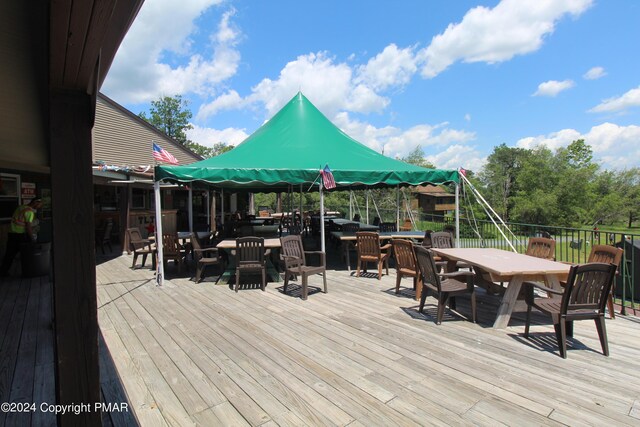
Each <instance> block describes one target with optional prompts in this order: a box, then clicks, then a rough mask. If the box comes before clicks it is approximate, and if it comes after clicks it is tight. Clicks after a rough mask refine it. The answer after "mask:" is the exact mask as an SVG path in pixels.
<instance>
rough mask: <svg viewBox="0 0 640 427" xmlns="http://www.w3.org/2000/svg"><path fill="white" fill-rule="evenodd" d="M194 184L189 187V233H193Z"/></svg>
mask: <svg viewBox="0 0 640 427" xmlns="http://www.w3.org/2000/svg"><path fill="white" fill-rule="evenodd" d="M192 185H193V184H190V185H189V202H188V210H189V233H193V188H192Z"/></svg>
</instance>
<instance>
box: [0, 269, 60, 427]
mask: <svg viewBox="0 0 640 427" xmlns="http://www.w3.org/2000/svg"><path fill="white" fill-rule="evenodd" d="M52 319H53V318H52V300H51V282H50V281H49V279H48V277H37V278H32V279H20V278H3V279H0V404H1V403H7V402H12V403H14V404H21V405H22V404H35V405H36V408H39V407H40V405H41V404H42V403H48V404H55V403H56V396H55V393H56V389H55V373H54V372H55V369H54V335H53V327H52V325H53V324H52ZM55 424H56V416H55V414H53V413H51V412H47V411H44V412H43V411H40V410H37V409H36V410H34V411H31V410H28V411H24V412H18V411H5V410H0V426H4V425H6V426H29V425H34V426H43V425H47V426H48V425H55Z"/></svg>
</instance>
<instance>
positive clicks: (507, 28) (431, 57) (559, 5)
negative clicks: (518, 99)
mask: <svg viewBox="0 0 640 427" xmlns="http://www.w3.org/2000/svg"><path fill="white" fill-rule="evenodd" d="M591 4H592V0H528V1H524V0H502V1H501V2H500V3H499V4H498V5H497V6H495V7H494V8H493V9H490V8H487V7H483V6H478V7H475V8H473V9H470V10H469V11H468V12H467V13H466V14H465V16H464V17H463V18H462V21H461V22H460V23H457V24H449V26H448V27H447V29H446V30H445V31H444V32H443V33H441V34H438V35H437V36H435V37H433V39H432V40H431V44H430V45H429V46H428V47H427V48H425V49H423V50H422V51H421V52H419V53H418V55H417V58H418V60H419V61H420V62H421V63H423V64H424V66H423V68H422V75H423V76H424V77H426V78H433V77H435V76H437V75H438V74H440V73H441V72H442V71H444V70H445V69H447V68H448V67H449V66H451V65H452V64H453V63H455V62H457V61H464V62H487V63H490V64H491V63H496V62H502V61H507V60H509V59H511V58H513V57H514V56H516V55H523V54H526V53H530V52H534V51H536V50H538V49H539V48H540V46H542V43H543V39H544V37H545V36H547V35H549V34H551V33H553V31H554V29H555V25H556V24H557V22H558V21H559V20H560V19H561V18H562V17H564V16H565V15H567V14H570V15H573V16H578V15H580V14H581V13H582V12H584V11H585V10H586V9H587V8H589V6H591Z"/></svg>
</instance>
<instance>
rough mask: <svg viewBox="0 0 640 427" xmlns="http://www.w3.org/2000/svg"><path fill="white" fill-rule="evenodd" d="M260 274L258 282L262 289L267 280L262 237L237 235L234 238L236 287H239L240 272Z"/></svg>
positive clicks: (236, 289)
mask: <svg viewBox="0 0 640 427" xmlns="http://www.w3.org/2000/svg"><path fill="white" fill-rule="evenodd" d="M243 272H244V273H255V272H259V273H261V274H262V281H261V282H260V284H261V287H262V291H263V292H264V288H265V286H266V282H267V277H266V276H267V272H266V262H265V257H264V239H263V238H262V237H238V238H237V239H236V287H235V291H236V292H238V288H239V287H240V274H241V273H243Z"/></svg>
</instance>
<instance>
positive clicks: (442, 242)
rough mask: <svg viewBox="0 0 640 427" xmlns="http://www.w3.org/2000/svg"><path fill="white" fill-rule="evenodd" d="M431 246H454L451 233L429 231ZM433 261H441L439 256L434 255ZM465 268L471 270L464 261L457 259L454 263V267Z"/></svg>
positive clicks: (448, 247) (445, 247)
mask: <svg viewBox="0 0 640 427" xmlns="http://www.w3.org/2000/svg"><path fill="white" fill-rule="evenodd" d="M431 247H432V248H438V249H450V248H455V244H454V242H453V235H452V234H451V233H449V232H448V231H438V232H436V233H431ZM434 259H435V261H441V259H440V257H439V256H436V255H434ZM459 268H466V269H469V270H471V266H470V265H469V264H467V263H466V262H461V261H458V262H457V263H456V269H459Z"/></svg>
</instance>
